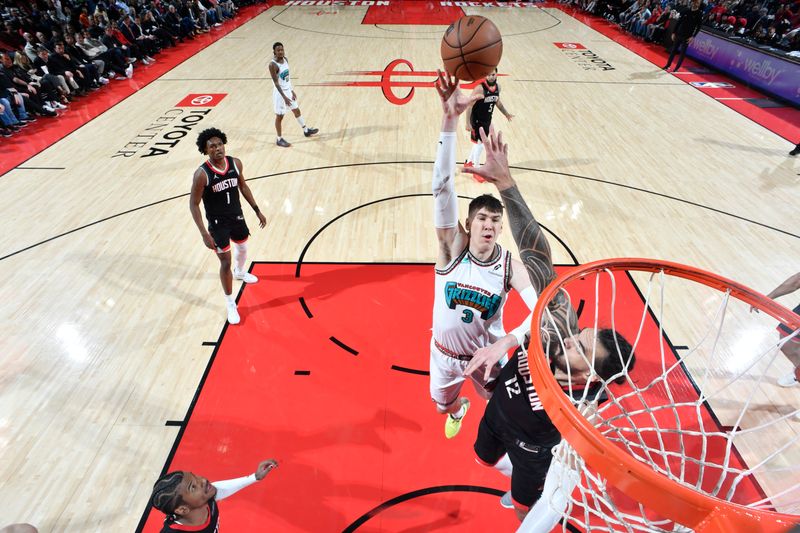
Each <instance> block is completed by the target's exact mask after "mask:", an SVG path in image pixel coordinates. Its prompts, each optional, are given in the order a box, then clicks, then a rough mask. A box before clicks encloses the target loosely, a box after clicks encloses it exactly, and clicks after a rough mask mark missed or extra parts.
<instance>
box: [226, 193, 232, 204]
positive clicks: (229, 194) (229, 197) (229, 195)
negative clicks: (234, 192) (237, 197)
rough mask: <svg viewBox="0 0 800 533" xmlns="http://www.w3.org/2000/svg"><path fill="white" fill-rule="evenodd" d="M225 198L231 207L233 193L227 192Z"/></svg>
mask: <svg viewBox="0 0 800 533" xmlns="http://www.w3.org/2000/svg"><path fill="white" fill-rule="evenodd" d="M225 197H226V198H227V199H228V205H231V193H230V192H226V193H225Z"/></svg>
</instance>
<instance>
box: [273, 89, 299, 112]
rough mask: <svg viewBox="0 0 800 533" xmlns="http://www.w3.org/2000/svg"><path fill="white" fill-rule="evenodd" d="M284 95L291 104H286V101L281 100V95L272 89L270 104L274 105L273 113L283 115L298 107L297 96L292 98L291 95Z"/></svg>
mask: <svg viewBox="0 0 800 533" xmlns="http://www.w3.org/2000/svg"><path fill="white" fill-rule="evenodd" d="M286 96H288V97H289V102H291V105H286V102H285V101H284V100H283V96H281V93H279V92H278V91H277V90H273V91H272V104H273V106H274V107H275V114H276V115H285V114H286V113H287V112H289V111H290V110H292V109H297V108H299V107H300V104H298V103H297V98H295V99H294V100H292V96H291V95H290V94H287V95H286Z"/></svg>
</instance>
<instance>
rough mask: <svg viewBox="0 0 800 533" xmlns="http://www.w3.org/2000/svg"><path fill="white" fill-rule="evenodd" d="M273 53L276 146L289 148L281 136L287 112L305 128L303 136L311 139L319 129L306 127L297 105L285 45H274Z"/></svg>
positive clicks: (271, 63) (272, 73) (272, 74)
mask: <svg viewBox="0 0 800 533" xmlns="http://www.w3.org/2000/svg"><path fill="white" fill-rule="evenodd" d="M272 52H273V53H274V57H273V58H272V61H270V62H269V74H270V76H271V77H272V83H273V85H274V88H273V89H272V102H273V105H274V107H275V132H276V133H277V134H278V139H277V142H276V144H277V145H278V146H281V147H283V148H289V147H290V146H291V144H289V142H288V141H286V139H284V138H283V136H282V134H281V122H283V115H285V114H286V112H287V111H290V110H291V112H292V113H293V114H294V117H295V118H296V119H297V122H298V123H299V124H300V127H301V128H303V135H305V136H306V137H311V136H312V135H314V134H316V133H318V132H319V130H318V129H317V128H312V127H309V126H307V125H306V121H305V119H304V118H303V116H302V114H301V113H300V104H298V103H297V94H295V92H294V89H293V88H292V81H291V79H290V77H289V60H288V59H286V53H285V52H284V49H283V44H281V43H275V44H273V45H272Z"/></svg>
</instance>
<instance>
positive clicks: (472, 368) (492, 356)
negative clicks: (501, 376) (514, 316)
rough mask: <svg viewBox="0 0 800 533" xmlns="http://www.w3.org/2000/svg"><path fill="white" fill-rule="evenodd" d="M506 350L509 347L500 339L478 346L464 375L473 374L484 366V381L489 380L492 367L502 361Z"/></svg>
mask: <svg viewBox="0 0 800 533" xmlns="http://www.w3.org/2000/svg"><path fill="white" fill-rule="evenodd" d="M506 351H507V349H506V348H505V346H504V345H503V343H502V342H500V341H498V342H495V343H494V344H490V345H489V346H484V347H483V348H478V349H477V350H475V353H474V354H473V355H472V359H470V360H469V364H468V365H467V368H465V369H464V375H465V376H471V375H472V373H473V372H479V371H480V369H481V368H483V379H484V381H489V377H491V373H492V368H493V367H494V365H496V364H497V363H498V362H500V359H502V358H503V356H504V355H505V354H506Z"/></svg>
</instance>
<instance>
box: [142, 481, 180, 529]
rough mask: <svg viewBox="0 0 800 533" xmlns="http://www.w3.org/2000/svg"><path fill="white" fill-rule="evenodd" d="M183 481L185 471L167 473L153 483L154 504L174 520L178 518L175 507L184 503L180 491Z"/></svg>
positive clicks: (152, 500) (151, 499)
mask: <svg viewBox="0 0 800 533" xmlns="http://www.w3.org/2000/svg"><path fill="white" fill-rule="evenodd" d="M182 481H183V472H170V473H169V474H165V475H163V476H161V477H160V478H158V481H156V483H155V485H153V494H152V496H150V503H151V504H152V506H153V507H155V508H156V509H158V510H159V511H161V512H162V513H164V514H165V515H167V517H168V518H171V519H173V520H174V519H175V518H176V517H175V509H177V508H178V507H180V506H181V505H183V503H184V502H183V499H182V498H181V495H180V493H179V492H178V487H180V484H181V482H182Z"/></svg>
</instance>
